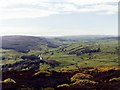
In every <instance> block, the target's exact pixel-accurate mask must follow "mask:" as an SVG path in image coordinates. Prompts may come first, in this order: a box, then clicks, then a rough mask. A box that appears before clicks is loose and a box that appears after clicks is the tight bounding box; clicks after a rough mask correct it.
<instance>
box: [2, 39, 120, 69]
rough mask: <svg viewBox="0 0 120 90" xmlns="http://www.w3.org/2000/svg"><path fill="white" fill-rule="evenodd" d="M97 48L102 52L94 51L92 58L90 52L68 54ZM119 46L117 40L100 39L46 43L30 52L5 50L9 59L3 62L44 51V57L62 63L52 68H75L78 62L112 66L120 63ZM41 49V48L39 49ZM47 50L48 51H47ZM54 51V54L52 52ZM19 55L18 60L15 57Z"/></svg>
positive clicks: (82, 65) (5, 54) (85, 64)
mask: <svg viewBox="0 0 120 90" xmlns="http://www.w3.org/2000/svg"><path fill="white" fill-rule="evenodd" d="M86 47H87V48H90V49H95V48H98V47H100V49H101V52H96V53H92V54H91V56H92V58H91V59H90V55H89V54H88V53H86V54H83V55H80V56H76V55H75V54H68V52H70V51H75V50H78V49H81V48H86ZM117 47H118V41H117V40H99V41H94V42H74V43H68V45H66V46H64V45H61V46H60V47H58V48H48V47H47V46H46V45H45V46H44V45H41V46H38V47H37V48H36V49H34V50H31V51H30V52H28V53H25V54H23V53H19V52H16V51H13V50H3V52H4V53H3V56H5V57H6V58H7V59H10V60H5V61H3V63H5V64H13V63H15V62H19V61H21V59H20V57H21V56H22V55H32V54H34V55H39V54H40V53H43V54H42V56H43V58H44V59H50V60H56V61H58V62H60V63H61V64H60V65H59V66H58V67H55V68H51V70H59V69H75V68H76V64H77V66H78V67H92V66H96V67H97V66H112V65H120V64H119V62H118V53H116V51H117V50H116V48H117ZM60 48H64V49H65V50H66V51H60ZM39 49H41V50H39ZM45 52H47V53H45ZM51 53H53V54H51ZM16 56H18V58H17V60H14V57H16ZM41 67H42V68H43V69H46V68H49V67H50V66H49V65H42V66H41Z"/></svg>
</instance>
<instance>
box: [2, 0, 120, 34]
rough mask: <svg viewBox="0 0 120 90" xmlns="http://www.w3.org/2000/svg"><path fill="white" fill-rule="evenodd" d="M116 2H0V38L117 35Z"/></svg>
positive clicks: (95, 0) (87, 0)
mask: <svg viewBox="0 0 120 90" xmlns="http://www.w3.org/2000/svg"><path fill="white" fill-rule="evenodd" d="M118 1H119V0H0V35H31V36H64V35H117V34H118Z"/></svg>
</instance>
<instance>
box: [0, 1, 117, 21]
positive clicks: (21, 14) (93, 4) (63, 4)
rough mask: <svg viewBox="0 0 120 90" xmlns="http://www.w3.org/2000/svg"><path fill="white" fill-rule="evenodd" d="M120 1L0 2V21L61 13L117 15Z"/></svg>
mask: <svg viewBox="0 0 120 90" xmlns="http://www.w3.org/2000/svg"><path fill="white" fill-rule="evenodd" d="M117 3H118V0H0V19H11V18H34V17H46V16H50V15H54V14H60V13H67V12H70V13H73V12H77V13H80V12H94V13H97V14H115V13H117V10H118V9H117V8H118V5H117Z"/></svg>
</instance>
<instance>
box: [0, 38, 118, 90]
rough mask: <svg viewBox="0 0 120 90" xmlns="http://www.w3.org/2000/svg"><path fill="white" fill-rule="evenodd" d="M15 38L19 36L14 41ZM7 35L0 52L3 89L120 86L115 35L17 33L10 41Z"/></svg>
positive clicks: (63, 89) (114, 88) (80, 89)
mask: <svg viewBox="0 0 120 90" xmlns="http://www.w3.org/2000/svg"><path fill="white" fill-rule="evenodd" d="M5 38H7V39H9V38H10V40H11V38H12V39H15V38H14V37H5ZM19 38H22V39H21V40H18V41H17V39H19ZM29 38H30V39H31V40H30V41H29V40H28V39H29ZM7 39H5V40H6V42H5V43H4V44H5V46H4V47H3V48H2V49H1V52H0V55H1V60H0V63H1V65H2V69H1V68H0V69H1V70H2V71H3V80H2V84H3V90H6V89H7V90H16V89H18V90H21V89H25V90H119V88H120V86H119V84H120V63H119V57H118V55H119V53H120V51H119V45H118V39H117V38H115V37H111V38H102V39H100V38H97V39H88V40H87V39H85V40H78V39H77V40H69V39H67V40H66V39H62V38H53V39H46V38H37V37H28V38H26V37H20V36H17V38H16V39H15V40H13V41H12V42H10V41H9V40H7ZM24 39H25V40H24ZM19 42H20V44H19ZM7 43H10V46H9V45H8V44H7ZM16 43H17V44H16ZM24 43H25V45H24ZM26 50H27V51H26ZM39 56H40V57H39ZM40 58H42V59H40Z"/></svg>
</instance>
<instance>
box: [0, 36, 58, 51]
mask: <svg viewBox="0 0 120 90" xmlns="http://www.w3.org/2000/svg"><path fill="white" fill-rule="evenodd" d="M37 45H47V46H48V47H52V48H54V47H57V46H56V45H54V44H52V43H51V42H50V41H48V40H47V39H46V38H43V37H33V36H3V37H2V48H3V49H13V50H16V51H19V52H23V53H24V52H28V51H29V50H31V49H34V47H35V46H37Z"/></svg>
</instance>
